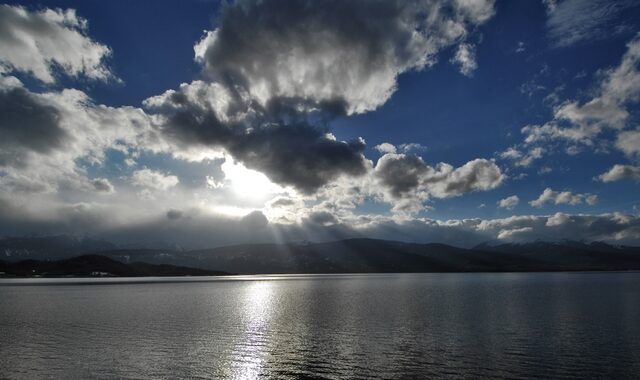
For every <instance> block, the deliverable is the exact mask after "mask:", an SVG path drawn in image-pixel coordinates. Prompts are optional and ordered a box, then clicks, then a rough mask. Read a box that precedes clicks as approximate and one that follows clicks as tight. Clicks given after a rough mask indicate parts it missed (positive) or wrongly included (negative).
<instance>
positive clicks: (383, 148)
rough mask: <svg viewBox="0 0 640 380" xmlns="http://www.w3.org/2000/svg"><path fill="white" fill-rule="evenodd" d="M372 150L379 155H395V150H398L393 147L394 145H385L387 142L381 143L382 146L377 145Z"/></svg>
mask: <svg viewBox="0 0 640 380" xmlns="http://www.w3.org/2000/svg"><path fill="white" fill-rule="evenodd" d="M373 149H375V150H377V151H378V152H379V153H381V154H387V153H396V152H397V150H398V149H397V148H396V147H395V145H393V144H390V143H387V142H385V143H382V144H378V145H376V146H374V147H373Z"/></svg>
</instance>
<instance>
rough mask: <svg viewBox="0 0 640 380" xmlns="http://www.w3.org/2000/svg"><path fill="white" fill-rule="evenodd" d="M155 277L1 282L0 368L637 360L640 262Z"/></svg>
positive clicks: (506, 370) (243, 372)
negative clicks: (638, 265)
mask: <svg viewBox="0 0 640 380" xmlns="http://www.w3.org/2000/svg"><path fill="white" fill-rule="evenodd" d="M168 280H169V281H167V279H101V280H89V281H87V282H88V283H85V284H79V283H78V282H79V281H78V279H63V280H45V279H36V280H2V281H0V378H4V377H8V378H24V379H27V378H28V379H32V378H89V377H91V378H123V377H124V378H139V379H154V378H161V377H165V378H166V377H170V378H175V377H182V378H184V377H192V378H216V379H218V378H237V379H250V378H257V377H265V378H303V377H307V378H328V379H334V378H335V379H337V378H340V379H343V378H347V379H348V378H385V379H388V378H397V379H400V378H425V377H451V378H461V377H468V378H477V377H480V376H483V377H491V378H545V379H547V378H576V379H578V378H603V377H604V378H633V377H636V376H637V374H638V373H640V273H553V274H551V273H547V274H389V275H320V276H318V275H309V276H304V275H302V276H301V275H296V276H238V277H236V276H230V277H224V278H174V279H168ZM159 281H163V282H159ZM45 284H46V285H45ZM53 285H55V286H53Z"/></svg>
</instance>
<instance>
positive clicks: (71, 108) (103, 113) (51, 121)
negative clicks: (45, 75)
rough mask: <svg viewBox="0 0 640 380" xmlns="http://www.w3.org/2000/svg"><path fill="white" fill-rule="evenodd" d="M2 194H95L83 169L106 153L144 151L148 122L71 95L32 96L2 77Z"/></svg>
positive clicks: (129, 112) (19, 84) (127, 109)
mask: <svg viewBox="0 0 640 380" xmlns="http://www.w3.org/2000/svg"><path fill="white" fill-rule="evenodd" d="M0 112H2V114H3V117H2V119H1V120H0V137H1V138H0V169H1V170H2V172H3V175H2V176H0V193H2V192H4V193H14V194H15V195H16V196H17V195H18V194H19V191H18V190H19V189H23V190H28V191H29V192H57V191H58V190H59V189H65V190H68V191H70V190H82V191H87V192H94V191H95V190H96V189H95V186H94V184H93V183H92V182H91V180H90V179H89V178H87V175H86V168H85V165H97V164H100V163H103V162H104V161H105V158H106V152H107V151H108V150H118V151H121V152H124V153H127V152H128V151H129V150H132V149H138V147H141V146H143V145H145V143H144V141H146V140H147V138H148V134H149V133H150V129H149V120H148V117H147V116H146V115H145V114H144V113H143V112H142V111H141V110H139V109H136V108H133V107H117V108H114V107H107V106H104V105H98V104H94V103H93V102H92V100H91V98H89V96H88V95H86V94H85V93H84V92H82V91H79V90H74V89H64V90H62V91H51V92H43V93H35V92H32V91H30V90H28V89H27V88H25V87H24V85H23V84H22V82H20V81H19V80H18V79H16V78H15V77H2V76H0Z"/></svg>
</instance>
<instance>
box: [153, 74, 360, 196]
mask: <svg viewBox="0 0 640 380" xmlns="http://www.w3.org/2000/svg"><path fill="white" fill-rule="evenodd" d="M145 106H146V107H147V108H148V109H149V110H150V111H151V112H157V115H156V127H157V128H158V130H159V131H161V133H162V134H163V135H164V136H166V137H167V138H169V139H171V140H173V141H175V142H176V144H177V145H178V147H179V148H180V147H182V148H184V149H186V148H188V147H189V146H193V145H196V146H197V145H200V146H213V147H218V148H221V149H224V150H225V151H226V152H228V153H229V154H231V155H232V156H233V158H234V159H235V160H236V161H239V162H241V163H242V164H244V165H245V166H246V167H247V168H249V169H254V170H258V171H260V172H263V173H264V174H266V175H267V176H268V177H269V178H270V179H271V180H272V181H274V182H276V183H278V184H281V185H291V186H294V187H296V188H297V189H299V190H301V191H303V192H313V191H315V190H317V189H318V188H319V187H320V186H322V185H324V184H326V183H327V182H329V181H331V180H334V179H335V178H337V177H338V176H340V175H343V174H349V175H361V174H364V173H365V159H364V156H363V154H362V152H363V151H364V148H365V143H364V140H362V139H355V140H351V141H338V140H336V139H335V137H333V136H332V135H331V134H328V133H327V132H326V130H325V129H323V128H321V127H318V126H314V125H310V124H309V123H308V122H307V121H306V120H303V119H297V120H288V121H287V120H283V119H282V118H280V117H276V116H273V115H271V114H267V113H265V112H262V111H255V110H246V109H244V110H242V111H238V113H239V115H231V116H230V113H231V111H229V109H234V108H235V107H236V104H235V100H233V99H232V98H231V97H230V96H229V94H228V91H227V90H226V89H225V88H224V87H222V86H220V85H218V84H215V83H214V84H208V83H204V82H193V83H191V84H184V85H182V86H181V88H180V91H172V90H171V91H167V92H166V93H165V94H163V95H160V96H157V97H154V98H150V99H147V100H146V101H145ZM234 112H235V111H234ZM293 113H294V114H295V112H293Z"/></svg>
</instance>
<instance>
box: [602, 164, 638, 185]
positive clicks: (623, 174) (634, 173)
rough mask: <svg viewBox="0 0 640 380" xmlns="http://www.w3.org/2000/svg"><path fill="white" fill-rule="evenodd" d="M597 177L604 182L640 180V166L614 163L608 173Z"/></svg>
mask: <svg viewBox="0 0 640 380" xmlns="http://www.w3.org/2000/svg"><path fill="white" fill-rule="evenodd" d="M596 179H597V180H599V181H602V182H614V181H621V180H626V179H628V180H633V181H636V182H640V166H633V165H613V167H612V168H611V169H609V170H608V171H607V172H606V173H602V174H600V175H599V176H598V177H596Z"/></svg>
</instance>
